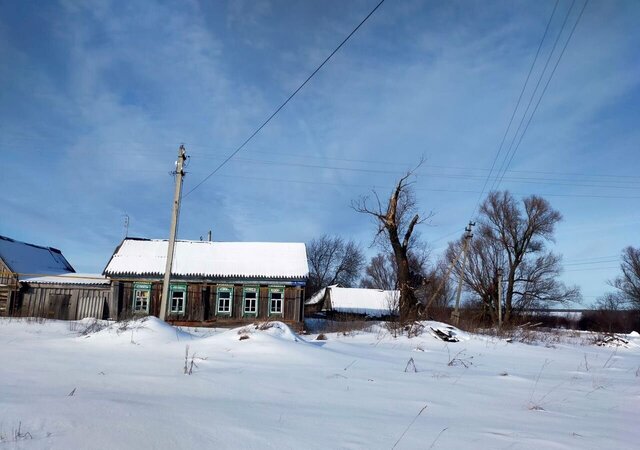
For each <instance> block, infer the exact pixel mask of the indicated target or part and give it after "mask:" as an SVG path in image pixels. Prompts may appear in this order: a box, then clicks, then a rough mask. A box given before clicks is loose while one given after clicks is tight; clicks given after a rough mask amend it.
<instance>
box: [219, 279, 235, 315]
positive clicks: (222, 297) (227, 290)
mask: <svg viewBox="0 0 640 450" xmlns="http://www.w3.org/2000/svg"><path fill="white" fill-rule="evenodd" d="M232 299H233V288H232V287H223V286H220V287H218V301H217V302H216V314H220V315H226V316H230V315H231V301H232Z"/></svg>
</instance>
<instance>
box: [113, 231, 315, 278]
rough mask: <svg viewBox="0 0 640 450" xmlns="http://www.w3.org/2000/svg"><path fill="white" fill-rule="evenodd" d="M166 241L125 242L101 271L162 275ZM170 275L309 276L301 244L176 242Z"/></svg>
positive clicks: (140, 240) (115, 273) (235, 276)
mask: <svg viewBox="0 0 640 450" xmlns="http://www.w3.org/2000/svg"><path fill="white" fill-rule="evenodd" d="M167 245H168V244H167V240H166V239H138V238H126V239H125V240H124V241H122V243H121V244H120V246H119V247H118V248H117V249H116V251H115V253H114V254H113V256H112V257H111V260H110V261H109V263H108V264H107V267H106V268H105V270H104V274H105V275H107V276H113V275H121V276H122V275H137V276H140V275H151V276H161V275H164V271H165V265H166V260H167ZM171 273H172V274H173V275H178V276H186V277H220V278H276V279H277V278H280V279H304V278H306V277H307V275H308V273H309V267H308V265H307V251H306V247H305V245H304V244H302V243H289V242H209V241H176V248H175V254H174V260H173V268H172V270H171Z"/></svg>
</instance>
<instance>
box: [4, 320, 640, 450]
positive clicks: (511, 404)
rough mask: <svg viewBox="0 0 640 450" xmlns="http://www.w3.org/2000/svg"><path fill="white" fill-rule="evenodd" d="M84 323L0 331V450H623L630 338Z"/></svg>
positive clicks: (635, 345)
mask: <svg viewBox="0 0 640 450" xmlns="http://www.w3.org/2000/svg"><path fill="white" fill-rule="evenodd" d="M89 323H90V322H88V321H84V322H82V323H75V322H72V323H70V322H58V321H47V322H44V323H37V322H34V321H29V322H28V321H26V320H15V319H14V320H7V319H4V320H1V321H0V343H1V346H0V357H1V360H2V365H1V367H0V380H1V382H0V449H4V448H7V449H12V448H21V449H22V448H24V449H40V448H48V449H49V448H50V449H125V448H144V449H147V448H149V449H151V448H156V449H175V448H201V449H208V448H215V449H227V448H228V449H265V448H266V449H271V448H273V449H276V448H277V449H287V448H295V449H392V448H394V446H395V448H396V449H430V448H433V449H462V448H466V449H637V448H639V447H638V445H639V442H640V423H639V419H640V337H639V336H638V335H637V333H634V334H632V335H627V336H625V339H628V340H629V343H628V345H626V346H625V347H597V346H595V345H591V344H589V343H588V341H589V337H588V336H587V335H579V336H578V335H568V334H567V335H562V336H559V337H558V336H556V337H554V338H552V339H548V340H546V341H547V342H546V343H539V344H537V345H529V344H523V343H517V342H514V343H509V342H506V341H505V340H500V339H497V338H493V337H487V336H480V335H467V334H465V333H462V332H458V335H459V337H460V342H456V343H445V342H443V341H441V340H438V339H436V338H435V337H434V336H432V334H431V333H430V332H428V331H426V332H425V333H423V334H422V335H420V336H418V337H414V338H411V339H408V338H407V337H398V338H393V337H392V336H390V335H389V333H388V332H386V331H385V330H384V328H382V327H374V329H373V330H372V331H370V332H358V333H355V334H351V335H344V334H339V333H332V334H327V338H328V339H327V340H326V341H315V340H314V339H315V336H313V335H311V336H302V337H300V336H297V335H295V334H293V333H292V332H291V331H290V330H289V329H288V328H287V327H286V326H283V325H279V324H277V323H276V324H275V326H274V327H272V328H270V329H268V330H256V329H255V328H251V329H249V330H248V331H247V332H242V331H240V332H239V330H238V329H236V330H209V329H182V330H177V329H175V328H172V327H170V326H167V325H165V324H163V323H162V322H160V321H158V320H157V319H155V318H149V319H148V320H146V321H144V322H142V323H140V322H138V323H133V324H131V323H130V324H128V326H127V327H126V329H121V328H122V327H123V325H122V324H112V325H111V326H110V327H108V328H106V329H103V330H101V331H97V332H93V333H89V334H86V335H82V334H81V332H82V330H83V329H84V328H86V326H87V325H88V324H89ZM429 325H431V326H434V327H437V326H440V327H443V326H444V325H442V324H436V323H430V324H429ZM427 330H429V328H427ZM245 336H246V337H245ZM241 337H244V338H243V339H240V338H241ZM187 345H188V346H189V348H188V351H189V358H188V360H187V370H189V369H192V374H191V375H188V374H185V373H184V369H185V351H186V346H187ZM192 355H195V357H194V358H193V359H192ZM411 358H413V363H414V365H411V364H407V363H408V361H409V360H410V359H411ZM191 361H193V363H194V364H193V366H191ZM414 367H415V370H414ZM405 369H406V371H405Z"/></svg>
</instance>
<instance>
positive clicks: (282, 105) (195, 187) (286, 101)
mask: <svg viewBox="0 0 640 450" xmlns="http://www.w3.org/2000/svg"><path fill="white" fill-rule="evenodd" d="M384 1H385V0H380V2H379V3H378V4H377V5H376V6H375V7H374V8H373V9H372V10H371V11H370V12H369V14H367V15H366V17H365V18H364V19H362V21H360V23H359V24H358V25H357V26H356V27H355V28H354V29H353V30H352V31H351V33H349V34H348V35H347V37H346V38H344V39H343V40H342V42H340V44H339V45H338V46H337V47H336V48H335V49H334V50H333V51H332V52H331V53H330V54H329V56H327V57H326V58H325V59H324V61H322V63H321V64H320V65H319V66H318V67H316V69H315V70H314V71H313V72H312V73H311V75H309V76H308V77H307V78H306V79H305V80H304V81H303V82H302V84H301V85H300V86H298V88H297V89H296V90H295V91H293V93H292V94H291V95H289V97H287V99H286V100H285V101H284V102H283V103H282V104H280V106H278V107H277V108H276V110H275V111H274V112H273V113H272V114H271V115H270V116H269V117H267V119H266V120H265V121H264V122H262V124H261V125H260V126H259V127H258V128H256V129H255V131H254V132H253V133H251V134H250V135H249V137H248V138H247V139H245V140H244V142H243V143H242V144H240V146H239V147H238V148H236V149H235V150H234V151H233V153H231V154H230V155H229V156H228V157H227V158H225V160H224V161H223V162H222V163H221V164H219V165H218V166H217V167H216V168H215V169H213V171H211V173H209V175H207V176H206V177H204V179H203V180H202V181H200V182H199V183H198V184H196V185H195V186H194V187H193V188H191V189H190V190H189V191H188V192H187V193H186V194H185V195H184V198H186V197H188V196H189V194H191V193H192V192H193V191H195V190H196V189H198V188H199V187H200V186H202V184H203V183H204V182H206V181H207V180H208V179H209V178H211V177H212V176H213V175H215V174H216V172H218V170H220V169H221V168H222V167H223V166H224V165H225V164H227V163H228V162H229V161H230V160H231V158H233V157H234V156H235V155H236V154H237V153H238V152H239V151H240V150H242V149H243V148H244V147H245V146H246V145H247V144H248V143H249V142H250V141H251V140H252V139H253V138H254V136H255V135H257V134H258V133H259V132H260V130H262V129H263V128H264V127H265V126H266V125H267V124H268V123H269V122H270V121H271V119H273V118H274V117H275V116H276V115H277V114H278V113H279V112H280V110H282V108H284V107H285V106H286V105H287V103H289V102H290V101H291V99H292V98H293V97H295V95H296V94H297V93H298V92H300V90H301V89H302V88H303V87H304V86H305V85H306V84H307V83H308V82H309V81H310V80H311V79H312V78H313V77H314V76H315V75H316V74H317V73H318V72H319V71H320V69H322V67H324V65H325V64H326V63H327V62H328V61H329V60H330V59H331V58H332V57H333V55H335V54H336V53H337V52H338V51H339V50H340V49H341V48H342V46H343V45H344V44H345V43H346V42H347V41H348V40H349V39H350V38H351V36H353V35H354V34H355V33H356V32H357V31H358V30H359V29H360V27H361V26H362V25H364V23H365V22H366V21H367V20H368V19H369V17H371V16H372V15H373V13H375V12H376V11H377V10H378V8H379V7H380V6H381V5H382V4H383V3H384Z"/></svg>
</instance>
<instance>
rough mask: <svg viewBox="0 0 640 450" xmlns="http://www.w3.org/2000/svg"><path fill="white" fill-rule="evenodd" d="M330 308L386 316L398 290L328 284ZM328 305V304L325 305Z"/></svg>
mask: <svg viewBox="0 0 640 450" xmlns="http://www.w3.org/2000/svg"><path fill="white" fill-rule="evenodd" d="M326 289H328V290H329V301H330V306H331V308H330V309H331V310H333V311H336V312H341V313H350V314H366V315H368V316H374V317H380V316H388V315H389V314H390V311H391V309H392V305H393V304H394V303H395V302H396V301H397V300H398V299H399V297H400V291H383V290H382V289H360V288H342V287H334V286H329V287H327V288H326ZM327 306H328V305H327Z"/></svg>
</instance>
